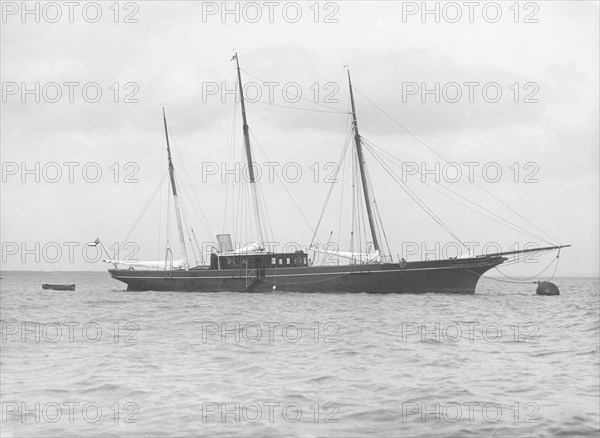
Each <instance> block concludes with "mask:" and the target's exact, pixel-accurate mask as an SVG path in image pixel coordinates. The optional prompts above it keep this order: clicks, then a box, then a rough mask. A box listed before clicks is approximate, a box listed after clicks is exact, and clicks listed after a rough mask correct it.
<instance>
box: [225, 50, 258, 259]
mask: <svg viewBox="0 0 600 438" xmlns="http://www.w3.org/2000/svg"><path fill="white" fill-rule="evenodd" d="M233 59H235V64H236V67H237V76H238V85H239V88H240V101H241V106H242V121H243V125H242V129H243V132H244V146H245V149H246V161H247V164H248V175H249V178H250V187H251V191H252V205H253V207H254V217H255V220H256V228H257V229H258V237H259V242H258V243H259V247H260V248H263V246H264V243H265V239H264V233H263V229H264V227H263V220H262V216H261V214H260V203H259V200H258V188H257V187H256V178H255V175H254V163H253V161H252V149H251V148H250V134H249V132H248V120H247V118H246V103H245V101H244V87H243V84H242V74H241V72H240V62H239V60H238V54H237V52H236V54H235V55H233V58H232V60H233Z"/></svg>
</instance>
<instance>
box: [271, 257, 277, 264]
mask: <svg viewBox="0 0 600 438" xmlns="http://www.w3.org/2000/svg"><path fill="white" fill-rule="evenodd" d="M275 263H277V259H276V258H275V257H273V258H272V259H271V264H272V265H274V264H275Z"/></svg>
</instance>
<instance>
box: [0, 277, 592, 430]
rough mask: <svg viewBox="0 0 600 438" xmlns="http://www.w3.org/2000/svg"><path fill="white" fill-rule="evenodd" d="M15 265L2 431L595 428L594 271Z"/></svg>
mask: <svg viewBox="0 0 600 438" xmlns="http://www.w3.org/2000/svg"><path fill="white" fill-rule="evenodd" d="M2 276H3V279H2V280H1V283H0V284H1V289H0V304H1V323H2V340H1V347H2V354H1V358H0V367H1V377H0V384H1V399H2V400H1V404H2V419H1V423H0V427H1V432H2V433H1V435H2V436H3V437H17V436H19V437H20V436H44V437H49V436H61V437H63V436H94V437H98V436H102V437H105V436H186V435H187V436H192V435H193V436H211V437H212V436H236V435H237V436H340V437H341V436H344V437H345V436H386V437H387V436H502V437H504V436H549V435H565V436H584V435H587V436H598V433H599V409H600V408H599V399H600V388H599V385H600V367H599V356H598V350H599V324H600V321H599V281H598V279H597V278H559V279H555V280H554V282H555V283H556V284H557V285H558V286H559V287H560V289H561V295H560V296H552V297H548V296H537V295H535V287H536V286H535V285H534V284H531V283H530V284H513V283H507V282H500V281H496V280H491V279H482V280H481V281H480V283H479V285H478V287H477V293H476V294H475V295H441V294H424V295H411V294H402V295H395V294H386V295H375V294H302V293H283V292H277V291H275V292H272V293H260V294H243V293H175V292H173V293H170V292H127V291H125V287H124V285H123V284H121V283H119V282H117V281H115V280H112V279H111V278H109V276H108V274H106V273H98V272H96V273H68V272H62V273H51V272H50V273H43V272H33V273H26V272H4V273H2ZM42 283H76V284H77V290H76V291H74V292H68V291H67V292H65V291H50V290H42V289H41V284H42Z"/></svg>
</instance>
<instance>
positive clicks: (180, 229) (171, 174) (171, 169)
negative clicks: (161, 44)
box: [163, 108, 190, 270]
mask: <svg viewBox="0 0 600 438" xmlns="http://www.w3.org/2000/svg"><path fill="white" fill-rule="evenodd" d="M163 121H164V124H165V137H166V139H167V156H168V158H169V177H170V179H171V189H172V191H173V204H174V205H175V216H176V217H177V231H178V233H179V242H180V244H181V252H182V254H183V267H184V269H186V270H188V269H189V266H190V265H189V262H188V256H187V251H186V249H185V236H184V234H183V226H182V225H181V212H180V211H179V198H178V196H177V186H176V185H175V168H174V167H173V160H172V159H171V145H170V144H169V131H168V129H167V116H166V115H165V109H164V108H163Z"/></svg>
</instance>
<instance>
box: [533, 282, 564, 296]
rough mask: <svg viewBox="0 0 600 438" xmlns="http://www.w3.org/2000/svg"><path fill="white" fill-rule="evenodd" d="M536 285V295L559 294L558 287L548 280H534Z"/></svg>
mask: <svg viewBox="0 0 600 438" xmlns="http://www.w3.org/2000/svg"><path fill="white" fill-rule="evenodd" d="M536 283H537V285H538V287H537V289H536V291H535V293H536V294H538V295H560V291H559V290H558V287H557V286H556V285H555V284H554V283H550V282H549V281H536Z"/></svg>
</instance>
